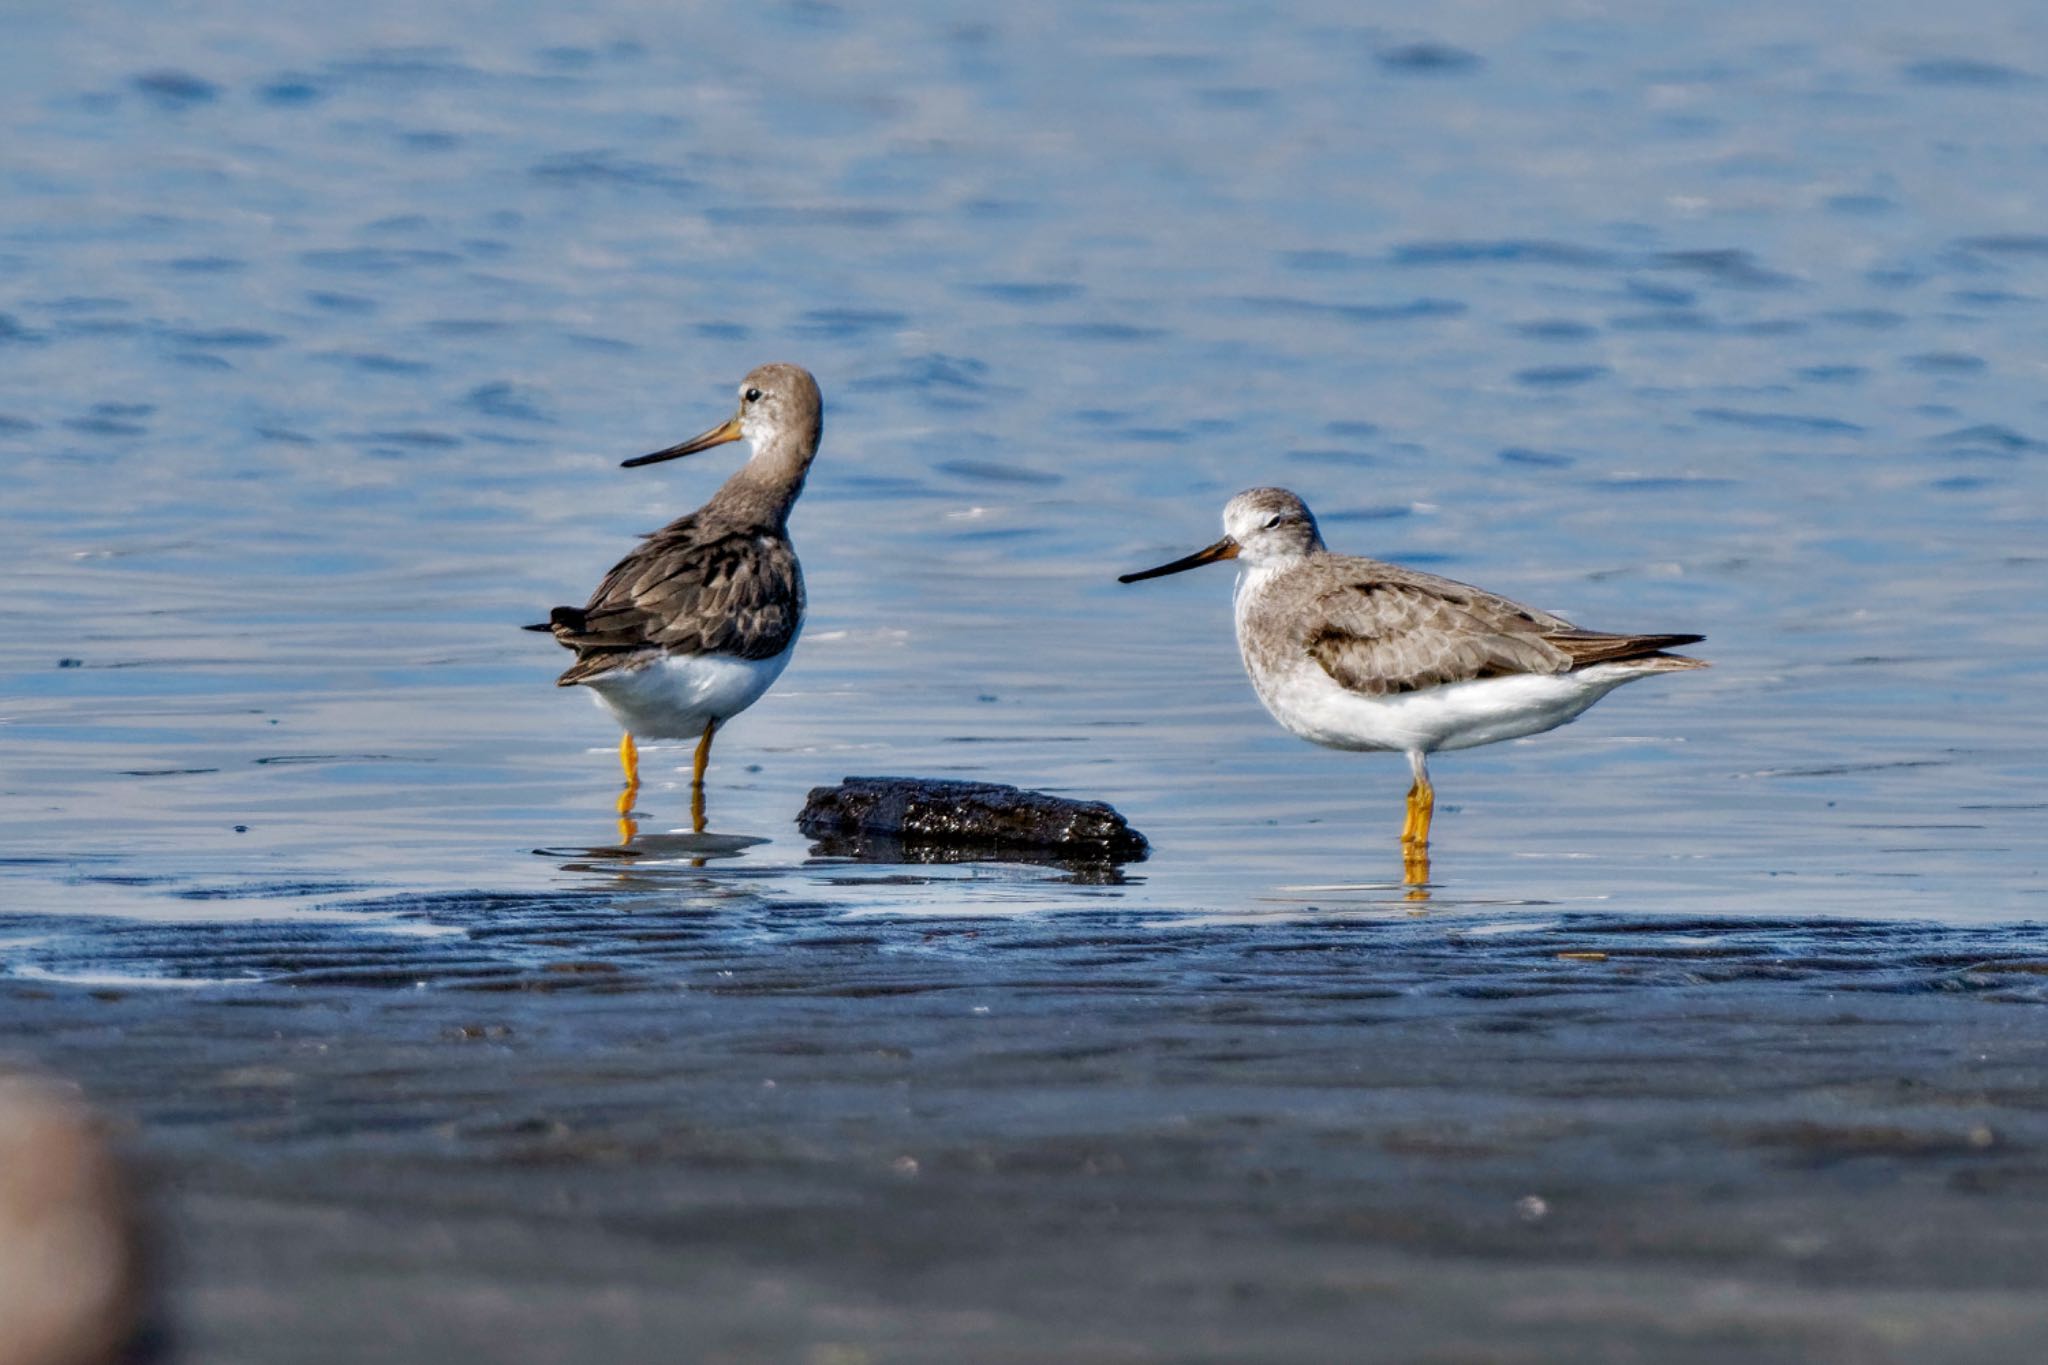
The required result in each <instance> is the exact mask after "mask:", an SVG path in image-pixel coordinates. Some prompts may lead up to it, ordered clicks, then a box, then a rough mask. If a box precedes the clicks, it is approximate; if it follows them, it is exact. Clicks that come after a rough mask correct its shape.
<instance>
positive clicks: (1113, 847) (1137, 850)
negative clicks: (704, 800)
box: [796, 777, 1146, 862]
mask: <svg viewBox="0 0 2048 1365" xmlns="http://www.w3.org/2000/svg"><path fill="white" fill-rule="evenodd" d="M796 826H797V828H798V829H800V830H802V831H803V832H804V833H805V834H806V835H808V836H810V837H811V838H813V839H817V840H820V841H822V842H824V843H825V844H826V845H827V846H828V847H827V851H832V852H837V851H844V852H848V853H851V854H852V855H853V856H856V857H859V856H862V852H861V848H860V846H859V844H860V841H880V842H883V843H886V844H887V845H888V846H889V847H890V848H892V849H893V850H896V851H898V852H900V854H901V855H902V859H903V861H907V862H928V861H950V859H949V858H947V857H946V856H945V855H946V854H947V853H948V852H952V853H955V854H964V855H966V856H970V857H972V856H977V855H982V856H994V857H1001V856H1004V855H1005V854H1011V855H1014V854H1017V853H1026V854H1029V853H1037V854H1042V855H1050V856H1053V857H1056V858H1059V859H1065V860H1075V861H1097V862H1136V861H1137V860H1139V859H1141V858H1143V857H1144V856H1145V853H1146V843H1145V836H1144V835H1142V834H1140V833H1138V832H1137V831H1136V830H1134V829H1132V828H1131V827H1130V825H1129V824H1127V823H1126V822H1125V820H1124V818H1123V816H1121V815H1119V814H1117V812H1116V810H1115V809H1114V808H1113V807H1111V806H1109V805H1107V804H1105V803H1103V802H1101V801H1075V800H1072V799H1070V798H1068V797H1064V796H1050V795H1047V794H1046V793H1045V792H1031V791H1024V790H1023V789H1022V788H1019V787H1010V786H1005V785H1003V784H1001V783H998V782H949V781H940V780H937V779H933V778H924V777H849V778H847V779H846V780H845V781H843V782H841V783H840V784H839V785H838V786H836V787H815V788H813V789H812V791H811V794H810V798H809V799H808V800H806V801H805V802H804V808H803V812H802V813H801V814H800V815H798V816H797V818H796ZM835 843H837V844H838V845H839V847H836V848H835V847H831V846H832V845H834V844H835Z"/></svg>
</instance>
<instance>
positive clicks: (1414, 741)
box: [1252, 664, 1656, 753]
mask: <svg viewBox="0 0 2048 1365" xmlns="http://www.w3.org/2000/svg"><path fill="white" fill-rule="evenodd" d="M1655 671H1656V670H1655V669H1654V668H1643V667H1640V666H1637V665H1632V664H1595V665H1594V666H1593V667H1591V668H1582V669H1580V670H1579V671H1578V672H1576V673H1548V674H1530V673H1518V674H1512V675H1510V676H1507V677H1501V678H1481V679H1477V680H1475V681H1472V682H1461V683H1448V684H1446V685H1444V686H1442V687H1431V688H1426V689H1424V690H1423V691H1420V692H1401V693H1396V694H1394V695H1392V696H1384V697H1366V696H1360V695H1359V694H1358V693H1355V692H1349V691H1346V690H1345V689H1344V688H1343V687H1340V686H1339V685H1338V684H1337V681H1336V680H1335V679H1334V678H1332V677H1330V675H1329V674H1327V673H1325V672H1323V670H1322V669H1320V668H1318V667H1316V666H1314V665H1313V664H1304V665H1303V666H1301V667H1298V668H1291V669H1287V670H1284V671H1283V672H1279V673H1276V674H1268V675H1265V676H1259V675H1257V674H1255V675H1253V678H1252V685H1253V687H1254V688H1255V689H1256V690H1257V692H1258V694H1259V700H1260V701H1262V702H1264V703H1265V705H1266V709H1267V710H1268V711H1270V712H1272V713H1273V718H1274V719H1275V720H1277V721H1279V722H1280V723H1281V724H1282V725H1284V726H1286V727H1287V729H1288V730H1290V731H1291V732H1293V733H1294V734H1297V735H1299V736H1301V737H1302V738H1303V739H1305V740H1308V741H1310V742H1311V743H1314V744H1321V745H1325V746H1327V747H1329V748H1332V749H1392V750H1396V751H1398V752H1402V753H1415V752H1420V753H1433V752H1435V751H1436V750H1439V749H1470V748H1472V747H1474V746H1475V745H1480V744H1495V743H1498V742H1500V741H1501V740H1504V739H1520V738H1521V737H1522V736H1524V735H1536V734H1541V733H1542V732H1543V731H1545V730H1551V729H1555V728H1556V727H1558V726H1560V725H1563V724H1564V723H1565V722H1567V721H1571V720H1576V719H1578V717H1579V716H1580V714H1581V713H1583V712H1584V711H1585V710H1586V708H1587V707H1589V706H1591V705H1592V704H1593V703H1594V702H1596V701H1598V700H1600V698H1602V697H1604V696H1606V695H1607V694H1608V693H1609V692H1611V691H1613V690H1614V689H1615V688H1617V687H1619V686H1621V685H1622V684H1623V683H1625V682H1628V681H1630V680H1631V679H1634V678H1640V677H1645V676H1647V675H1648V674H1650V673H1652V672H1655Z"/></svg>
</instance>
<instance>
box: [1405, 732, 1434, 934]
mask: <svg viewBox="0 0 2048 1365" xmlns="http://www.w3.org/2000/svg"><path fill="white" fill-rule="evenodd" d="M1408 766H1409V767H1410V768H1411V769H1413V770H1414V772H1415V781H1414V782H1413V783H1412V784H1411V785H1410V786H1409V788H1408V818H1407V819H1406V820H1404V821H1402V823H1401V881H1402V883H1403V884H1404V885H1406V886H1409V887H1412V888H1418V889H1415V890H1411V891H1409V893H1408V898H1409V899H1410V900H1428V899H1429V892H1427V891H1425V890H1420V889H1419V888H1422V887H1426V886H1428V885H1429V826H1430V821H1431V818H1432V817H1433V816H1435V814H1436V788H1435V787H1432V786H1430V785H1429V768H1428V766H1427V764H1426V763H1425V762H1424V759H1423V756H1422V755H1421V754H1419V753H1412V754H1409V755H1408Z"/></svg>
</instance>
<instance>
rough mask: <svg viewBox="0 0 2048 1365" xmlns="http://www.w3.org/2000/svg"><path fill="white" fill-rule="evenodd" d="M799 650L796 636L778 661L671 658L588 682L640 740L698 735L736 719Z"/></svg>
mask: <svg viewBox="0 0 2048 1365" xmlns="http://www.w3.org/2000/svg"><path fill="white" fill-rule="evenodd" d="M795 652H796V641H795V640H794V639H792V640H791V641H790V642H789V647H788V648H787V649H785V650H783V651H782V652H781V653H780V654H778V655H776V656H775V657H774V658H772V659H737V658H734V657H733V656H732V655H730V654H691V655H678V656H670V657H667V658H661V659H655V660H653V661H652V662H650V663H647V664H643V665H642V666H640V667H639V668H632V669H621V670H619V671H617V672H612V673H606V674H604V675H603V676H602V677H598V678H593V679H591V680H590V681H589V682H587V683H585V684H584V686H585V687H588V688H589V689H590V691H591V694H592V696H594V697H595V698H596V700H597V704H598V705H599V706H602V707H603V708H604V709H605V710H607V711H609V712H611V714H612V717H613V719H615V720H617V721H618V723H619V725H620V727H621V728H622V729H624V730H625V731H626V732H627V733H628V734H631V735H632V736H633V737H634V738H635V739H696V738H698V737H699V736H701V735H702V734H703V733H704V727H705V726H706V725H709V724H710V723H711V722H713V721H717V722H719V723H721V724H722V723H724V722H725V721H728V720H731V719H732V718H733V717H734V716H736V715H738V714H739V713H740V712H742V711H744V710H746V709H747V708H748V707H749V706H752V705H753V704H754V703H755V702H757V701H759V700H760V699H761V694H762V693H764V692H766V691H767V690H768V689H769V687H771V686H772V685H773V684H774V682H775V680H776V679H777V678H779V677H781V676H782V670H783V669H784V668H785V667H787V666H788V664H789V656H790V655H791V654H794V653H795Z"/></svg>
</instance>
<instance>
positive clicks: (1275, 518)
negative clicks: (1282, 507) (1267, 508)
mask: <svg viewBox="0 0 2048 1365" xmlns="http://www.w3.org/2000/svg"><path fill="white" fill-rule="evenodd" d="M1285 520H1287V514H1286V513H1285V512H1275V513H1274V514H1273V515H1272V516H1270V517H1267V518H1266V529H1267V530H1268V531H1270V530H1272V529H1273V528H1274V527H1276V526H1278V525H1279V524H1280V523H1281V522H1283V521H1285Z"/></svg>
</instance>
